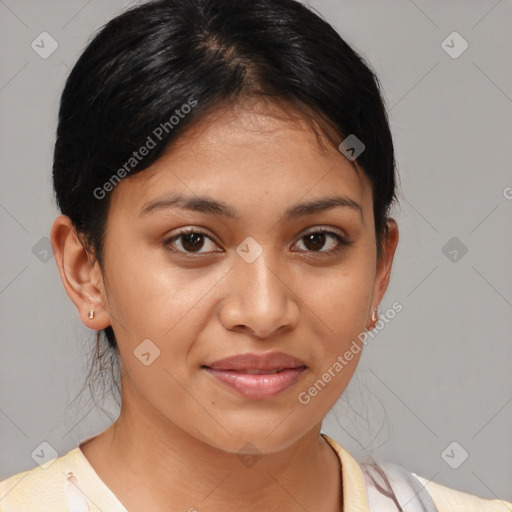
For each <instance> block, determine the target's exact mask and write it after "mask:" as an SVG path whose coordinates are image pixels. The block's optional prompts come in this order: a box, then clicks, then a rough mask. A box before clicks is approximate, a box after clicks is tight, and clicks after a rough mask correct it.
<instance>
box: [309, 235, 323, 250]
mask: <svg viewBox="0 0 512 512" xmlns="http://www.w3.org/2000/svg"><path fill="white" fill-rule="evenodd" d="M309 242H312V245H313V247H308V249H309V250H315V249H321V248H322V247H323V245H324V243H325V233H311V234H309V235H307V236H306V244H305V245H306V247H307V246H308V244H309Z"/></svg>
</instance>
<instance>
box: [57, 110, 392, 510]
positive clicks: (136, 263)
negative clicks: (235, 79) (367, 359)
mask: <svg viewBox="0 0 512 512" xmlns="http://www.w3.org/2000/svg"><path fill="white" fill-rule="evenodd" d="M340 142H341V141H340ZM175 193H181V194H184V195H187V196H192V197H196V196H208V197H210V198H213V199H216V200H217V201H222V202H224V203H226V204H228V205H229V206H230V207H231V208H233V209H236V210H237V212H238V214H239V218H237V219H231V218H225V217H221V216H218V215H215V214H212V213H210V212H197V211H189V210H184V209H180V208H177V207H168V208H155V209H153V210H152V211H150V212H148V213H147V214H145V215H144V214H143V215H141V211H142V210H143V209H144V207H145V206H146V205H147V204H148V203H150V202H151V201H154V200H158V199H163V198H166V197H168V196H170V195H171V194H175ZM112 194H113V195H112V203H111V208H110V211H109V217H108V221H107V233H106V238H105V249H104V268H103V269H101V268H100V267H99V266H98V264H97V263H95V262H94V260H93V258H92V257H91V256H90V255H89V254H88V253H87V252H86V251H85V250H84V249H83V247H82V245H81V244H80V242H79V240H78V239H77V237H76V234H75V233H74V230H73V229H72V226H71V224H70V222H69V219H68V218H67V217H65V216H60V217H58V218H57V219H56V221H55V223H54V226H53V228H52V234H51V238H52V244H53V249H54V253H55V257H56V261H57V264H58V267H59V271H60V273H61V277H62V280H63V283H64V286H65V288H66V291H67V293H68V294H69V296H70V298H71V300H72V301H73V302H74V303H75V305H76V307H77V309H78V311H79V314H80V316H81V319H82V321H83V323H84V324H85V325H86V326H88V327H90V328H91V329H98V330H99V329H103V328H105V327H106V326H108V325H112V327H113V329H114V332H115V334H116V338H117V343H118V346H119V349H120V355H121V361H122V410H121V414H120V417H119V419H118V420H117V421H116V422H115V423H114V424H113V425H112V426H111V427H110V428H109V429H107V430H106V431H104V432H103V433H102V434H100V435H98V436H96V437H95V438H94V439H92V440H90V441H89V442H87V443H85V444H82V445H81V449H82V451H83V453H84V455H85V456H86V457H87V459H88V460H89V462H90V463H91V465H92V466H93V468H94V469H95V470H96V472H97V473H98V475H99V476H100V478H102V479H103V481H104V482H105V483H106V484H107V485H108V486H109V487H110V489H111V490H112V491H113V492H114V494H115V495H116V496H117V497H118V499H119V500H120V501H121V502H122V503H123V504H124V505H125V507H126V508H127V509H128V510H143V509H145V510H152V511H157V512H158V511H164V510H169V508H168V504H169V503H172V504H173V508H172V509H173V510H189V509H190V508H191V507H195V508H196V509H197V510H199V511H202V510H208V511H220V510H223V511H226V510H240V509H242V510H244V511H253V510H254V511H256V510H258V511H261V510H269V511H271V510H287V511H303V510H304V509H306V510H310V511H314V510H322V511H330V512H334V511H339V510H342V508H341V507H340V502H341V501H342V493H341V474H340V468H339V462H338V459H337V457H336V455H335V454H334V452H333V451H332V449H331V448H330V447H329V446H328V445H327V443H326V442H325V441H324V440H323V439H322V438H321V437H320V435H319V434H320V428H321V423H322V420H323V418H324V417H325V415H326V414H327V412H328V411H329V409H330V408H331V407H332V406H333V405H334V404H335V402H336V400H337V399H338V398H339V397H340V395H341V394H342V393H343V391H344V390H345V388H346V387H347V385H348V383H349V381H350V379H351V377H352V375H353V373H354V371H355V369H356V366H357V363H358V361H359V358H360V356H361V354H362V351H360V352H359V353H358V354H356V355H354V358H353V359H352V360H351V361H350V362H349V363H348V364H347V365H346V366H345V367H344V368H343V370H342V371H340V372H339V373H337V374H336V376H335V377H334V378H332V380H331V381H330V382H329V383H328V384H327V385H326V386H325V388H324V389H323V390H322V391H320V392H319V393H318V395H317V396H316V397H313V398H311V401H310V402H309V403H308V404H306V405H304V404H302V403H300V402H299V401H298V395H299V393H300V392H303V391H307V389H308V388H309V387H310V386H312V384H313V383H314V382H315V381H317V380H318V379H319V378H321V376H322V374H324V373H325V372H326V371H327V369H328V368H329V367H332V365H333V364H334V362H335V361H336V359H337V357H338V356H340V355H343V354H344V353H345V351H346V350H347V349H348V348H349V347H350V345H351V343H352V341H353V340H355V339H357V336H358V334H360V333H361V332H362V331H364V329H365V328H371V327H372V326H373V325H374V323H372V321H371V319H370V314H371V309H372V308H373V307H376V306H378V304H379V303H380V301H381V299H382V297H383V295H384V293H385V291H386V289H387V286H388V283H389V277H390V272H391V265H392V260H393V256H394V252H395V249H396V246H397V243H398V228H397V226H396V223H395V222H394V221H393V220H392V219H390V220H389V222H388V225H389V233H388V237H387V239H386V241H385V243H384V251H385V257H384V258H383V259H382V260H381V261H380V262H377V260H376V245H375V244H376V241H375V228H374V221H373V206H372V190H371V184H370V182H369V180H368V179H367V178H366V176H365V175H364V173H363V172H362V171H361V170H360V172H359V173H358V172H357V170H356V167H355V166H354V162H350V161H349V160H347V159H346V158H345V157H344V156H343V155H342V154H341V153H340V152H339V151H338V150H337V148H335V147H333V146H332V145H328V144H327V142H325V144H324V145H323V146H320V145H319V141H318V140H317V137H316V136H315V134H314V133H313V131H312V130H311V128H310V126H309V125H308V124H307V123H306V122H304V121H302V120H301V119H300V118H299V117H297V116H292V115H291V114H290V110H288V115H285V114H284V113H283V112H282V111H281V110H280V109H279V107H278V105H276V104H267V103H262V102H253V103H247V102H246V103H241V104H238V105H235V106H232V107H231V108H229V109H223V110H222V111H220V112H216V113H215V115H214V116H211V117H207V118H203V119H202V120H201V121H200V122H199V124H197V125H195V126H194V127H192V128H190V129H189V130H188V131H187V132H185V133H184V134H183V135H182V136H181V137H180V138H179V139H178V140H177V142H176V143H175V144H174V145H173V146H172V147H171V148H170V149H169V150H168V151H167V152H166V153H165V154H164V155H163V156H162V157H161V158H160V159H159V160H158V161H157V162H156V163H155V164H154V165H152V166H151V167H150V168H148V169H147V170H145V171H143V172H142V173H140V174H138V175H134V176H131V177H129V178H127V179H124V180H122V181H121V183H119V184H118V185H117V186H116V187H115V189H114V191H113V192H112ZM333 195H343V196H347V197H349V198H351V199H352V200H354V201H356V202H357V203H359V205H360V206H361V209H362V213H361V212H359V211H357V210H356V209H352V208H348V207H334V208H331V209H328V210H325V211H316V212H315V213H314V214H309V215H305V216H301V217H298V218H294V219H290V220H286V219H284V215H283V214H284V212H285V210H287V209H288V208H289V207H291V206H295V205H296V204H297V203H302V202H307V201H310V200H313V199H319V198H324V197H326V196H333ZM186 227H194V228H198V229H200V230H201V231H204V232H206V233H207V236H206V237H204V238H202V245H201V244H200V245H199V247H198V249H197V250H198V251H199V253H197V252H196V253H194V252H193V251H191V249H190V248H191V247H192V246H191V244H190V238H189V239H188V243H187V240H186V239H185V238H186V237H181V238H177V239H174V241H171V242H169V241H168V240H169V238H171V237H173V236H177V235H178V234H179V230H180V229H183V228H186ZM316 227H322V228H324V229H325V230H326V231H331V232H334V233H338V234H339V235H341V236H342V237H345V238H346V239H347V240H348V241H350V242H352V243H351V245H348V246H345V247H343V246H340V244H339V242H338V241H337V240H336V239H335V238H334V237H333V236H332V235H328V234H327V235H325V236H324V237H323V238H322V237H320V238H317V240H316V241H310V242H308V238H306V237H305V235H306V234H308V233H309V232H311V231H312V229H313V228H316ZM247 237H252V238H253V239H254V240H255V241H256V242H257V244H259V246H260V247H261V249H262V250H263V252H262V253H261V255H260V256H259V257H258V258H257V259H256V260H255V261H253V262H252V263H247V262H246V261H245V260H244V259H243V258H242V257H240V255H239V254H238V253H237V251H236V248H237V247H238V246H239V245H240V244H241V243H242V242H244V240H245V239H246V238H247ZM338 247H341V250H339V251H338V252H334V251H331V252H329V251H330V250H331V249H336V248H338ZM187 248H188V250H189V252H188V255H187V252H186V249H187ZM91 309H94V310H95V316H94V318H93V319H89V318H88V313H89V311H90V310H91ZM145 339H150V340H151V341H152V343H154V345H156V346H157V347H158V349H159V350H160V355H159V357H157V358H156V359H155V360H154V361H153V362H152V363H151V364H150V365H149V366H146V365H144V364H142V363H141V361H140V360H139V358H138V357H136V356H135V355H134V350H136V348H137V347H138V345H139V344H140V343H141V342H142V340H145ZM272 351H282V352H285V353H287V354H290V355H293V356H295V357H298V358H299V359H301V360H302V361H303V362H304V363H305V365H306V366H307V370H306V371H305V372H304V373H303V374H302V375H301V377H300V379H299V381H298V382H297V384H295V385H294V386H292V387H291V388H288V389H287V390H286V391H284V392H282V393H281V394H279V395H277V396H275V397H272V398H269V399H266V400H251V399H247V398H244V397H243V396H241V395H240V394H238V393H236V392H235V391H233V390H232V389H231V388H228V387H227V386H225V385H223V384H222V383H220V382H218V381H217V380H216V379H214V378H213V377H212V376H211V375H210V374H208V373H207V372H206V371H205V370H204V369H203V368H201V366H202V365H207V364H208V363H211V362H213V361H216V360H218V359H221V358H224V357H228V356H231V355H235V354H242V353H246V352H253V353H257V354H264V353H268V352H272ZM246 443H252V445H254V446H255V447H256V449H255V453H257V454H258V455H262V457H261V458H260V459H259V460H258V462H257V463H256V464H254V465H253V466H251V467H247V466H246V465H245V464H244V463H242V461H241V459H240V457H239V456H238V453H239V451H240V450H241V448H242V447H243V446H244V445H246Z"/></svg>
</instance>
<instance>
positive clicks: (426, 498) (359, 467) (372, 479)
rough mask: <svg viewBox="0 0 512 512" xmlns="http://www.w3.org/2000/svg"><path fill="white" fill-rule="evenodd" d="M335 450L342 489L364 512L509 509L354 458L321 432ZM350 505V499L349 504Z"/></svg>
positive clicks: (511, 504) (399, 468)
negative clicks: (338, 460)
mask: <svg viewBox="0 0 512 512" xmlns="http://www.w3.org/2000/svg"><path fill="white" fill-rule="evenodd" d="M322 436H323V437H324V438H325V439H326V441H328V442H329V444H331V446H332V447H333V448H334V449H335V451H336V452H337V453H338V455H339V458H340V462H341V465H342V474H343V480H344V482H343V492H344V494H345V491H349V492H348V493H347V494H348V495H349V496H350V497H352V498H354V499H353V503H354V504H355V505H354V506H355V507H359V508H357V510H362V511H364V512H368V511H370V512H373V511H374V510H375V511H379V512H387V511H393V512H396V511H398V510H407V512H416V511H418V512H512V502H510V501H504V500H500V499H485V498H480V497H479V496H475V495H473V494H467V493H464V492H461V491H458V490H456V489H451V488H449V487H445V486H443V485H440V484H438V483H436V482H433V481H430V480H429V479H427V478H424V477H422V476H419V475H417V474H415V473H412V472H410V471H408V470H406V469H405V468H403V467H402V466H399V465H397V464H394V463H392V462H389V461H385V460H375V459H372V460H371V461H361V460H356V459H354V458H353V457H352V456H351V455H350V454H349V453H348V452H347V451H346V450H344V449H343V448H342V447H341V446H340V445H339V444H338V443H337V442H336V441H334V440H333V439H332V438H330V437H329V436H328V435H326V434H324V433H322ZM350 505H351V506H352V502H351V503H350Z"/></svg>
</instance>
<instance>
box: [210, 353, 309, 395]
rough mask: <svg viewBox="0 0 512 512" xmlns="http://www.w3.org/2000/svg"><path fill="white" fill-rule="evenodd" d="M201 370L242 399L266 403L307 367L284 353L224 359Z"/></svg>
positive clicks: (249, 354) (294, 380)
mask: <svg viewBox="0 0 512 512" xmlns="http://www.w3.org/2000/svg"><path fill="white" fill-rule="evenodd" d="M203 369H205V370H206V371H207V372H208V373H209V374H210V375H212V376H213V377H215V378H216V379H217V380H218V381H220V382H221V383H223V384H225V385H227V386H229V387H230V388H231V389H233V390H235V391H237V392H238V393H239V394H241V395H242V396H243V397H245V398H249V399H253V400H265V399H267V398H271V397H273V396H276V395H278V394H280V393H282V392H283V391H285V390H287V389H288V388H290V387H291V386H293V385H294V384H296V383H297V381H298V380H299V378H300V376H301V374H302V373H303V372H304V371H305V370H306V369H307V366H306V365H305V364H304V362H303V361H301V360H300V359H298V358H296V357H293V356H290V355H289V354H285V353H284V352H270V353H267V354H262V355H258V354H251V353H247V354H239V355H235V356H231V357H227V358H224V359H220V360H218V361H215V362H213V363H210V364H209V365H204V366H203Z"/></svg>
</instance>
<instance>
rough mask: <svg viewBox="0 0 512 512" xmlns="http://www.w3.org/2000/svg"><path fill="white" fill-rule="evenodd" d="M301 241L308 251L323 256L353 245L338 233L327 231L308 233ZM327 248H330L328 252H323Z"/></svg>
mask: <svg viewBox="0 0 512 512" xmlns="http://www.w3.org/2000/svg"><path fill="white" fill-rule="evenodd" d="M300 241H302V243H303V244H304V247H305V250H306V251H309V252H318V253H321V254H333V253H336V252H338V251H340V250H341V249H343V248H344V247H346V246H348V245H350V244H351V242H348V241H347V240H345V238H343V237H342V236H341V235H339V234H338V233H335V232H333V231H328V230H325V229H324V230H321V229H320V230H317V231H312V232H310V233H307V234H306V235H304V236H302V238H301V239H300ZM325 246H327V247H328V248H327V250H322V248H324V247H325Z"/></svg>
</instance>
